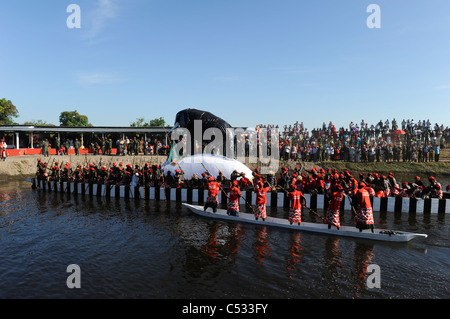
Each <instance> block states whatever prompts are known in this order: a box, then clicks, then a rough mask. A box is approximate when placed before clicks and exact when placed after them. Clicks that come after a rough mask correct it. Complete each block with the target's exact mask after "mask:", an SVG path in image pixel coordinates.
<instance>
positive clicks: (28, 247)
mask: <svg viewBox="0 0 450 319" xmlns="http://www.w3.org/2000/svg"><path fill="white" fill-rule="evenodd" d="M0 190H1V192H0V202H1V205H0V244H1V246H2V249H1V250H0V260H2V262H1V263H0V297H2V298H61V297H64V298H65V297H67V298H80V297H99V298H103V297H105V298H226V297H228V298H343V297H344V298H383V297H389V298H410V297H411V296H417V297H422V298H428V296H434V297H437V298H439V297H446V296H448V294H447V293H448V288H447V287H446V286H445V285H442V283H443V282H448V280H449V274H448V272H446V271H443V269H447V270H448V269H450V260H449V255H450V254H449V253H450V239H449V233H450V232H449V230H450V227H449V225H448V218H449V217H448V214H447V215H444V214H439V215H438V214H405V213H395V214H394V213H377V214H376V216H375V220H376V223H377V224H378V225H377V226H378V227H384V228H390V229H391V228H393V229H397V230H406V231H415V232H424V233H427V234H428V235H429V237H428V238H427V239H424V240H418V241H413V242H411V243H407V244H392V243H374V242H370V241H366V240H354V239H348V238H339V237H333V236H324V235H317V234H310V233H306V232H305V233H302V232H296V231H289V230H279V229H273V228H270V227H264V226H254V225H248V224H239V223H230V222H219V221H214V220H209V219H206V218H202V217H198V216H196V215H193V214H191V213H189V211H187V210H186V209H184V208H183V207H182V206H181V205H179V204H176V203H173V202H165V201H162V202H159V201H143V200H134V199H131V200H127V199H114V198H113V199H108V198H97V197H89V196H84V195H68V194H61V193H47V192H43V191H38V190H34V191H33V190H31V189H30V188H29V185H25V186H23V185H21V184H12V185H9V187H5V185H3V186H2V187H1V188H0ZM269 214H270V215H271V216H277V217H280V216H287V211H285V210H283V209H270V211H269ZM316 219H317V216H314V215H311V214H305V216H304V220H305V221H311V220H316ZM342 220H343V224H347V225H349V224H351V223H352V213H351V212H345V213H344V214H343V218H342ZM446 221H447V222H446ZM319 222H320V221H319ZM72 263H75V264H79V265H80V267H81V270H82V278H83V279H82V289H80V290H77V291H73V290H69V289H67V288H66V287H65V280H66V278H67V274H66V272H65V271H66V267H67V265H69V264H72ZM370 264H378V265H380V267H381V270H382V271H381V272H382V288H381V289H368V288H367V287H366V286H367V285H366V280H367V277H368V273H367V267H368V266H369V265H370ZM405 265H408V267H406V269H407V270H406V271H404V272H399V271H398V269H405ZM419 269H427V272H422V273H421V274H420V275H421V279H420V281H419V282H418V283H417V281H416V280H414V279H412V278H414V277H413V276H412V275H416V272H417V271H419ZM423 282H427V283H435V284H427V285H426V286H424V285H423V284H422V283H423Z"/></svg>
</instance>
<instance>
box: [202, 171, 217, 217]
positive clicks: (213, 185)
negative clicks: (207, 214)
mask: <svg viewBox="0 0 450 319" xmlns="http://www.w3.org/2000/svg"><path fill="white" fill-rule="evenodd" d="M205 186H206V189H207V190H208V197H207V198H206V202H205V206H204V207H203V210H204V211H206V210H207V209H208V208H209V207H211V208H212V210H213V212H214V213H215V212H216V211H217V207H218V206H219V183H217V181H216V180H215V179H214V177H212V176H210V177H208V182H207V183H206V185H205Z"/></svg>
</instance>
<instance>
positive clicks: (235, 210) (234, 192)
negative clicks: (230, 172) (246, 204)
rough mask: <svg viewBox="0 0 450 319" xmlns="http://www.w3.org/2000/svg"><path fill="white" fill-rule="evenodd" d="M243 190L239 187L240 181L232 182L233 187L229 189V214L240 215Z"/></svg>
mask: <svg viewBox="0 0 450 319" xmlns="http://www.w3.org/2000/svg"><path fill="white" fill-rule="evenodd" d="M240 196H241V190H240V189H239V188H238V181H233V182H231V188H230V189H229V190H228V204H227V214H228V215H231V216H239V197H240Z"/></svg>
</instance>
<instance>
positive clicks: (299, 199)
mask: <svg viewBox="0 0 450 319" xmlns="http://www.w3.org/2000/svg"><path fill="white" fill-rule="evenodd" d="M290 188H291V192H289V193H288V195H287V196H288V198H289V199H290V200H291V208H290V210H289V223H291V225H292V224H293V223H297V224H298V225H299V226H300V223H301V222H302V203H304V205H305V206H306V198H305V197H304V196H303V193H302V192H301V191H299V190H297V186H296V185H295V184H291V186H290Z"/></svg>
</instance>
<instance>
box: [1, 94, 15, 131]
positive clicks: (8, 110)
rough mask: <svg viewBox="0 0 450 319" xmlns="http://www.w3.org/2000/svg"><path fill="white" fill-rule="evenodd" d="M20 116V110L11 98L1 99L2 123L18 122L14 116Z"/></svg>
mask: <svg viewBox="0 0 450 319" xmlns="http://www.w3.org/2000/svg"><path fill="white" fill-rule="evenodd" d="M18 116H19V111H18V110H17V108H16V107H15V105H14V104H13V103H12V102H11V101H10V100H7V99H5V98H3V99H1V100H0V125H12V124H16V123H15V122H14V121H13V120H12V118H13V117H18Z"/></svg>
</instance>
